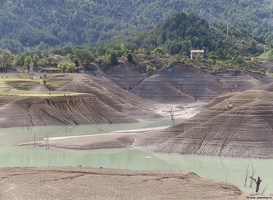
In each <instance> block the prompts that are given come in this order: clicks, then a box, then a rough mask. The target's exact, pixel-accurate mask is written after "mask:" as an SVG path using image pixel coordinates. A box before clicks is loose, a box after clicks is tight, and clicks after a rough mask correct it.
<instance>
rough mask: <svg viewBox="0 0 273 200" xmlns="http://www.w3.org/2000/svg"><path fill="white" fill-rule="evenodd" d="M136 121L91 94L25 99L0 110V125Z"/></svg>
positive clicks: (6, 105) (18, 125)
mask: <svg viewBox="0 0 273 200" xmlns="http://www.w3.org/2000/svg"><path fill="white" fill-rule="evenodd" d="M122 122H136V120H134V119H132V118H130V117H128V116H126V115H125V114H123V113H120V112H118V111H117V110H115V109H113V108H111V107H109V106H108V105H106V104H104V103H103V102H101V101H100V100H98V99H97V98H96V97H95V96H93V95H86V96H78V97H73V96H71V97H51V98H24V99H20V100H16V101H13V102H12V103H8V104H5V105H4V106H2V107H1V110H0V127H15V126H17V127H20V126H46V125H76V124H95V123H122Z"/></svg>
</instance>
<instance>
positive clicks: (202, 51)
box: [191, 50, 205, 53]
mask: <svg viewBox="0 0 273 200" xmlns="http://www.w3.org/2000/svg"><path fill="white" fill-rule="evenodd" d="M191 52H192V53H204V52H205V51H204V50H191Z"/></svg>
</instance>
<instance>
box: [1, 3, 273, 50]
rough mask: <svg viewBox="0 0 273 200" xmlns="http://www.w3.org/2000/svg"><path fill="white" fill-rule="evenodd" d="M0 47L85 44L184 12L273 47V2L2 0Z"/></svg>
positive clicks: (144, 28) (150, 24) (149, 26)
mask: <svg viewBox="0 0 273 200" xmlns="http://www.w3.org/2000/svg"><path fill="white" fill-rule="evenodd" d="M0 4H1V5H0V48H3V49H10V50H12V51H13V52H15V53H16V52H21V51H23V49H24V48H25V47H37V46H38V47H37V48H39V49H45V48H47V47H48V46H55V45H59V44H61V45H67V44H72V45H82V44H86V43H92V42H97V41H102V40H106V39H110V38H113V37H116V36H121V35H129V34H130V33H134V32H139V31H142V30H147V29H152V28H154V26H155V24H156V23H157V22H159V21H162V20H164V19H166V18H167V17H168V16H170V15H171V14H174V13H178V12H181V11H185V12H193V13H195V14H201V13H203V17H204V18H205V19H207V20H208V21H213V20H212V19H214V21H217V22H219V20H215V19H216V18H213V17H212V16H214V17H217V18H221V19H223V20H225V21H227V22H229V23H231V24H234V25H236V27H238V28H242V29H243V32H244V33H245V34H250V35H253V36H255V37H256V38H257V39H258V40H260V41H262V42H267V43H268V44H270V43H271V36H272V29H273V28H272V27H273V26H272V21H273V12H271V11H272V2H271V1H270V0H259V1H256V0H230V1H224V0H196V1H192V0H171V1H170V0H145V1H144V0H115V1H113V0H93V1H91V0H0Z"/></svg>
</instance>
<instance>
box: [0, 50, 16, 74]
mask: <svg viewBox="0 0 273 200" xmlns="http://www.w3.org/2000/svg"><path fill="white" fill-rule="evenodd" d="M13 60H14V55H13V54H12V53H11V51H9V50H0V68H5V69H9V68H11V67H12V65H13Z"/></svg>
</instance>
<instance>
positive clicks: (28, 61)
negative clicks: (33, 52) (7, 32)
mask: <svg viewBox="0 0 273 200" xmlns="http://www.w3.org/2000/svg"><path fill="white" fill-rule="evenodd" d="M31 62H32V58H31V56H27V57H26V58H25V59H24V65H25V67H26V68H27V72H28V73H29V71H30V64H31Z"/></svg>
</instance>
